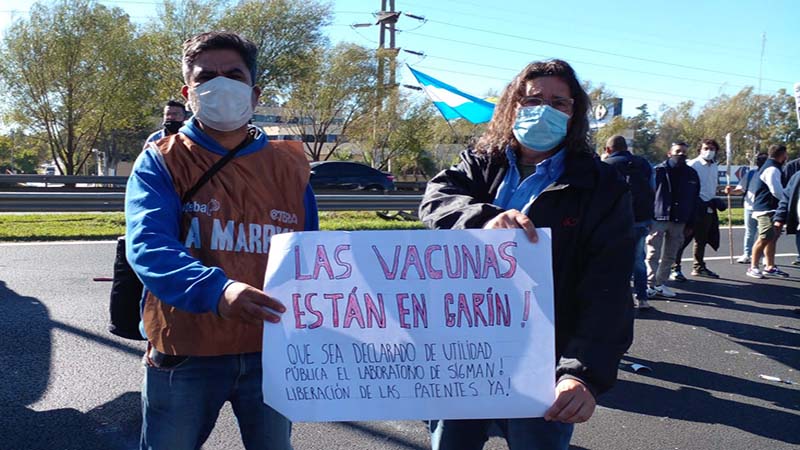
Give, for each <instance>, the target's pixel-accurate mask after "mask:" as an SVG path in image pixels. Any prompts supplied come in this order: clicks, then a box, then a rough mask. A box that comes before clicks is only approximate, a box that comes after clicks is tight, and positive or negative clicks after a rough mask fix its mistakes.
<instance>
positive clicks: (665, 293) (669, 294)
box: [653, 284, 678, 298]
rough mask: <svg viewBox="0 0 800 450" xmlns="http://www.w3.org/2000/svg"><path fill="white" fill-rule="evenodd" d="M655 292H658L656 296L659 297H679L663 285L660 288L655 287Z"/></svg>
mask: <svg viewBox="0 0 800 450" xmlns="http://www.w3.org/2000/svg"><path fill="white" fill-rule="evenodd" d="M653 290H655V291H656V295H657V296H659V297H664V298H675V297H677V296H678V294H676V293H675V292H673V291H672V289H670V288H668V287H666V286H664V285H663V284H662V285H659V286H653Z"/></svg>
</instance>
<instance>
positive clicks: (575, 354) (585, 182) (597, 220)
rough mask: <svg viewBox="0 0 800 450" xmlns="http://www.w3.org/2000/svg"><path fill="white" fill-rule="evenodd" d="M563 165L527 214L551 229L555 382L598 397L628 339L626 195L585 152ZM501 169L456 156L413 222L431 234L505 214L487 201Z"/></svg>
mask: <svg viewBox="0 0 800 450" xmlns="http://www.w3.org/2000/svg"><path fill="white" fill-rule="evenodd" d="M564 165H565V167H564V173H563V174H562V176H561V177H560V178H559V179H558V181H557V182H556V183H554V184H553V185H551V186H549V187H547V188H546V189H545V190H544V191H543V192H542V193H541V194H540V196H539V197H537V198H536V200H535V201H534V202H533V204H532V205H531V208H530V211H529V214H528V215H529V217H530V218H531V220H532V221H533V223H534V225H535V226H536V227H537V228H542V227H549V228H551V230H552V243H553V282H554V293H555V313H556V323H555V333H556V349H555V351H556V361H557V362H556V377H557V378H558V379H561V378H562V377H573V378H577V379H579V380H580V381H582V382H583V383H584V384H586V385H587V386H588V387H589V389H590V390H591V391H592V392H593V393H594V394H595V395H598V394H600V393H602V392H604V391H606V390H608V389H609V388H610V387H611V386H612V385H613V384H614V382H615V381H616V377H617V366H618V364H619V360H620V358H621V357H622V355H623V354H624V353H625V351H626V350H627V349H628V347H629V346H630V345H631V342H632V340H633V302H632V301H631V292H630V279H631V271H632V268H633V247H634V237H633V211H632V207H631V194H630V192H629V190H628V187H627V184H626V183H625V181H624V180H622V178H621V177H620V175H619V174H618V173H617V172H616V170H615V169H614V168H613V167H611V166H609V165H607V164H604V163H602V162H600V160H599V159H595V158H593V157H592V156H591V155H589V154H580V155H568V156H567V159H566V160H565V164H564ZM507 169H508V160H507V159H506V157H505V155H502V156H495V157H492V156H487V155H479V154H475V153H472V152H469V151H465V152H462V153H461V162H460V163H459V164H458V165H456V166H453V167H451V168H450V169H447V170H445V171H443V172H441V173H439V174H438V175H436V176H435V177H434V178H433V179H432V180H431V181H430V182H428V187H427V189H426V191H425V196H424V198H423V200H422V204H421V205H420V218H421V219H422V221H423V222H424V223H425V225H426V226H428V227H429V228H434V229H451V228H482V227H483V225H484V224H485V223H486V222H487V221H489V220H490V219H492V218H494V217H495V216H497V215H498V214H500V213H502V212H503V211H504V210H503V209H502V208H500V207H498V206H495V205H493V204H492V201H493V200H494V197H495V195H496V193H497V189H498V187H499V185H500V182H501V181H503V177H504V176H505V174H506V171H507Z"/></svg>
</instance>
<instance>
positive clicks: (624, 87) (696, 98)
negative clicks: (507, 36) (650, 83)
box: [425, 61, 712, 102]
mask: <svg viewBox="0 0 800 450" xmlns="http://www.w3.org/2000/svg"><path fill="white" fill-rule="evenodd" d="M457 62H464V63H468V64H473V65H477V66H484V67H490V68H494V69H500V70H507V71H511V72H514V73H516V72H518V70H514V69H509V68H507V67H497V66H487V65H485V64H474V63H471V62H469V61H457ZM425 67H427V68H430V69H434V70H440V71H442V72H451V73H456V74H460V75H471V76H475V77H481V78H489V79H494V80H500V81H505V82H509V81H510V78H499V77H492V76H488V75H480V74H477V73H470V72H460V71H455V70H449V69H440V68H436V67H430V66H425ZM604 84H605V85H606V86H608V87H610V88H614V89H627V90H631V91H635V92H647V93H651V94H659V95H667V96H670V97H679V98H686V99H689V100H701V101H704V102H708V101H710V100H712V99H710V98H701V97H691V96H688V95H680V94H673V93H670V92H663V91H653V90H650V89H641V88H634V87H630V86H623V85H621V84H616V83H613V84H612V83H604Z"/></svg>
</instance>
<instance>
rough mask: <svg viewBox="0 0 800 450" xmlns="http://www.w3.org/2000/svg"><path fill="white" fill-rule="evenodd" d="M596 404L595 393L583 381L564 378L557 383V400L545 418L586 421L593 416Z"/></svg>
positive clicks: (562, 420)
mask: <svg viewBox="0 0 800 450" xmlns="http://www.w3.org/2000/svg"><path fill="white" fill-rule="evenodd" d="M595 406H596V403H595V399H594V395H592V393H591V392H590V391H589V389H588V388H587V387H586V386H585V385H584V384H583V383H581V382H580V381H577V380H573V379H564V380H561V381H560V382H559V383H558V384H557V385H556V401H555V402H553V406H551V407H550V409H548V410H547V412H546V413H545V415H544V418H545V420H548V421H557V422H564V423H581V422H586V421H587V420H589V418H590V417H592V414H593V413H594V408H595Z"/></svg>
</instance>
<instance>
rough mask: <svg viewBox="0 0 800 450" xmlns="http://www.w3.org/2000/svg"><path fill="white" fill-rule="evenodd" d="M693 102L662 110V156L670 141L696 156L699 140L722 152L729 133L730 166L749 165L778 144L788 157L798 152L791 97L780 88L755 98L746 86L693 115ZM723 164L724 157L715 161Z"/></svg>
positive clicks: (658, 141)
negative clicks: (686, 146)
mask: <svg viewBox="0 0 800 450" xmlns="http://www.w3.org/2000/svg"><path fill="white" fill-rule="evenodd" d="M694 108H695V104H694V103H693V102H690V101H689V102H684V103H680V104H678V105H677V106H675V107H671V108H665V109H664V110H663V111H662V113H661V118H660V121H659V128H658V137H657V139H656V146H657V147H658V148H660V149H661V152H662V153H666V151H667V150H668V149H669V145H670V143H671V142H675V141H678V140H682V141H685V142H687V143H688V144H689V147H690V148H691V149H692V151H690V156H694V155H696V148H697V144H698V143H699V142H700V141H701V139H703V138H711V139H716V140H717V142H719V143H720V146H721V147H722V148H721V150H722V151H723V152H724V149H725V135H726V134H727V133H731V144H732V148H733V164H752V161H753V159H754V158H753V157H754V155H755V153H757V152H758V151H766V148H767V147H768V146H769V145H770V144H774V143H782V144H784V145H786V146H787V148H788V149H789V152H790V155H797V154H798V152H799V151H800V143H798V140H800V130H798V129H797V119H796V117H795V112H794V98H793V97H792V96H791V95H789V94H788V93H787V92H786V90H784V89H781V90H779V91H778V92H776V93H775V94H772V95H757V94H755V93H754V92H753V88H752V87H746V88H744V89H742V90H741V91H739V92H738V93H737V94H736V95H733V96H729V95H720V96H718V97H716V98H714V99H712V100H710V101H709V102H708V103H706V104H705V105H704V106H703V107H702V108H701V109H700V112H699V113H697V114H695V113H694V112H693V111H694ZM718 160H720V162H722V163H725V161H724V156H723V157H722V158H718Z"/></svg>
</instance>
